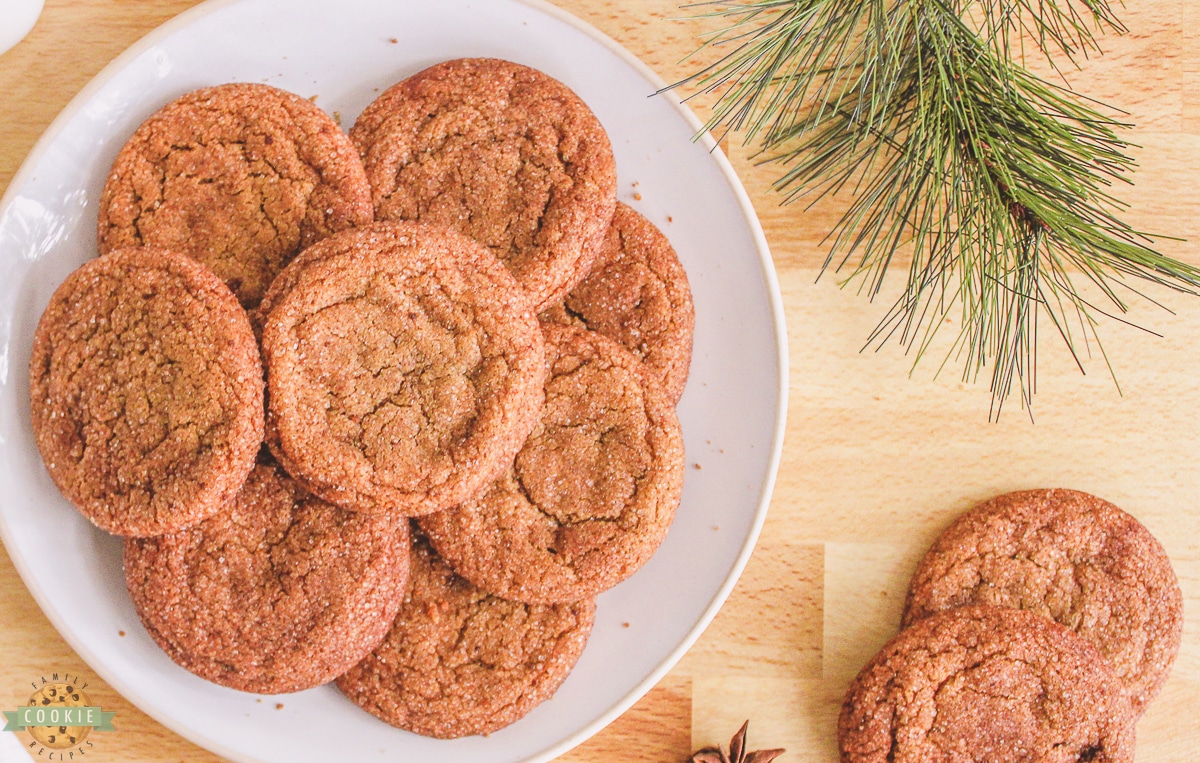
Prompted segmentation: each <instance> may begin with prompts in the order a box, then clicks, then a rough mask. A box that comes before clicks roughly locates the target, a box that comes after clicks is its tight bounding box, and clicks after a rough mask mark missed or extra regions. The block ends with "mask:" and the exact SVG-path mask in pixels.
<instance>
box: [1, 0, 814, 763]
mask: <svg viewBox="0 0 1200 763" xmlns="http://www.w3.org/2000/svg"><path fill="white" fill-rule="evenodd" d="M263 1H266V2H278V1H279V0H203V2H201V3H199V4H197V5H194V6H192V7H191V8H188V9H187V10H185V11H182V12H181V13H179V14H177V15H176V16H173V17H171V18H169V19H167V20H166V21H164V22H163V23H161V24H159V25H158V26H157V27H155V28H154V29H152V30H150V31H149V32H147V33H146V34H145V35H143V36H142V37H140V38H139V39H138V40H136V41H135V42H134V43H133V44H132V45H130V46H129V47H127V48H125V49H124V50H123V51H121V53H119V54H118V55H117V56H116V57H115V58H113V59H112V60H111V61H109V62H108V63H107V64H105V65H104V67H103V68H101V69H100V71H99V72H97V73H96V74H95V75H94V76H93V77H92V78H91V79H90V80H88V82H87V83H86V84H85V85H84V86H83V88H81V89H80V90H79V92H78V93H76V94H75V95H74V96H73V97H72V98H71V99H70V100H69V101H68V102H67V104H66V105H65V106H64V107H63V108H62V110H61V111H60V112H59V113H58V114H57V115H56V116H55V117H54V119H53V120H52V121H51V122H50V124H49V125H48V126H47V127H46V129H45V130H44V131H43V132H42V134H41V135H40V136H39V137H38V139H37V141H36V142H35V143H34V145H33V147H32V148H31V149H30V150H29V153H28V154H26V155H25V158H24V159H22V160H21V164H20V166H19V167H18V168H17V171H16V172H15V173H13V176H12V178H11V179H10V180H9V183H8V187H7V188H6V189H5V192H4V195H3V196H2V197H0V220H2V219H4V218H5V217H6V216H7V215H8V214H9V210H10V207H11V206H12V205H13V197H14V194H15V189H17V188H18V187H20V186H22V185H24V184H25V182H26V176H27V175H28V174H29V173H31V172H33V167H34V165H36V164H38V163H39V162H40V161H41V158H42V156H43V155H44V154H45V153H46V152H47V151H48V150H49V149H50V146H51V145H53V143H54V142H55V140H56V138H57V137H58V135H59V134H60V133H61V132H62V131H63V130H64V129H65V127H66V125H67V124H68V123H69V122H71V121H72V120H73V119H74V118H75V116H76V115H77V114H78V112H79V111H80V110H81V109H82V108H83V107H84V106H85V105H86V104H87V103H88V102H90V101H91V100H92V98H93V96H94V95H95V94H96V93H97V92H98V91H99V90H101V89H102V88H103V87H104V86H106V85H107V84H108V83H109V82H110V81H111V80H112V79H113V78H115V77H116V76H117V75H118V74H119V73H120V72H122V71H123V70H124V69H125V68H126V66H127V64H128V62H130V61H132V60H134V59H136V58H137V57H139V56H141V55H143V54H144V53H145V52H146V51H147V50H149V49H150V48H152V47H153V46H154V45H155V44H157V43H158V42H159V41H160V40H163V39H165V38H167V37H169V36H170V35H172V34H174V33H175V32H176V31H179V30H181V29H184V28H187V27H188V26H190V25H192V24H193V23H195V22H196V21H198V20H200V19H201V18H203V17H205V16H207V15H209V14H211V13H215V12H217V11H218V10H221V9H223V8H225V7H228V6H233V5H237V4H240V3H243V2H263ZM510 2H514V3H519V4H521V5H525V6H527V7H529V8H531V9H532V10H535V11H538V12H540V13H543V14H545V15H547V16H549V17H551V18H553V19H556V20H558V21H560V22H563V23H565V24H567V25H569V26H571V27H573V28H574V29H576V30H578V31H580V32H582V33H583V34H585V35H586V36H587V37H588V38H590V39H592V40H594V41H595V42H598V43H600V44H601V45H602V46H604V47H605V48H607V49H608V50H609V51H611V52H612V53H613V54H615V55H616V56H618V57H619V58H620V59H621V60H622V61H623V62H624V63H626V64H627V65H629V66H631V67H632V68H633V69H635V70H636V71H637V72H638V73H639V74H641V75H642V76H643V77H645V78H646V79H647V80H648V81H649V82H651V83H652V84H653V85H654V86H655V88H656V91H662V90H663V89H665V88H667V83H666V82H665V81H664V80H663V79H662V78H661V77H660V76H659V75H658V74H657V72H655V71H654V70H653V69H651V68H650V67H649V66H648V65H647V64H646V63H644V62H643V61H642V60H641V59H640V58H638V57H637V56H636V55H634V54H633V53H632V52H630V51H629V50H628V49H627V48H625V47H624V46H623V45H621V43H619V42H618V41H617V40H615V39H613V38H612V37H610V36H609V35H607V34H606V33H604V32H603V31H602V30H600V29H599V28H597V27H596V26H594V25H592V24H591V23H589V22H587V21H585V20H584V19H581V18H580V17H578V16H576V15H574V14H572V13H570V12H568V11H566V10H565V9H563V8H560V7H558V6H556V5H553V4H552V3H551V2H549V0H510ZM668 102H669V103H670V105H671V106H672V107H673V108H674V109H675V110H676V111H677V112H678V113H679V114H680V115H681V116H682V117H683V118H684V120H685V121H686V122H687V124H688V125H689V126H691V127H692V129H693V132H694V135H695V137H694V140H696V141H697V142H700V143H701V144H702V145H704V146H705V148H707V149H708V152H709V154H710V155H711V156H712V158H713V160H714V161H715V162H716V164H717V168H718V169H719V170H720V171H721V174H722V175H723V176H724V177H725V180H726V182H727V183H728V185H729V189H730V191H731V192H732V193H733V196H734V197H735V199H736V200H737V203H738V206H739V208H740V210H741V213H742V217H743V218H744V219H745V220H746V222H747V224H748V228H749V233H750V234H751V237H752V239H753V240H754V245H755V246H754V249H755V253H756V255H757V257H758V264H759V270H760V273H761V275H762V278H763V281H764V284H765V286H766V291H767V294H768V297H769V300H770V305H769V307H770V313H771V319H772V320H771V326H772V330H773V332H774V335H775V336H774V342H773V344H774V347H775V352H776V358H775V362H776V367H777V369H778V377H777V379H776V389H775V421H774V430H773V433H772V438H771V443H770V449H769V457H768V459H767V461H766V472H767V477H766V479H765V480H764V481H763V484H762V488H761V495H760V497H759V500H758V503H757V505H756V507H755V514H754V520H753V521H752V522H751V525H750V528H749V531H748V532H747V534H746V539H745V542H744V543H743V544H742V547H741V549H740V551H739V553H738V555H737V557H736V559H735V560H734V563H733V565H732V566H731V568H730V570H729V572H728V574H727V575H726V577H725V579H724V581H723V583H722V585H721V586H720V587H719V588H718V589H717V590H716V591H715V592H714V594H713V597H712V599H711V600H710V602H709V604H708V606H707V607H706V608H705V609H704V611H703V612H702V613H701V615H700V617H699V618H698V619H697V620H696V622H695V624H693V626H692V627H691V629H690V630H689V631H688V633H687V635H686V636H685V637H684V638H683V639H682V640H681V641H680V642H679V643H678V644H677V645H676V646H675V647H674V649H672V650H671V651H670V652H669V653H668V654H667V655H666V656H665V657H664V658H663V659H662V660H661V661H660V662H659V664H658V665H657V666H656V667H655V668H654V670H652V671H650V673H648V674H647V675H646V676H645V677H644V678H643V679H642V680H641V681H639V682H638V683H637V684H636V685H635V686H634V687H633V688H632V689H631V690H630V691H629V692H627V693H626V694H625V696H624V697H622V698H621V700H620V701H618V702H616V703H614V704H613V705H612V706H610V707H609V708H608V709H607V710H605V711H604V712H602V713H600V714H599V715H598V716H597V717H596V718H594V719H593V720H592V721H591V722H589V723H588V724H586V725H585V726H583V727H582V728H581V729H579V730H578V731H576V732H575V733H573V734H571V735H569V736H567V737H566V738H564V739H562V740H560V741H559V742H558V743H557V744H554V745H551V746H550V747H548V748H545V749H543V750H542V751H540V752H538V753H535V754H534V756H533V757H530V758H527V759H526V763H544V762H545V761H549V760H552V759H554V758H557V757H559V756H561V755H563V754H565V753H566V752H568V751H569V750H571V749H573V748H575V747H577V746H578V745H580V744H582V743H583V742H584V741H586V740H588V739H590V738H591V737H592V736H594V735H595V734H596V733H598V732H599V731H600V730H602V729H603V728H605V727H606V726H608V725H609V724H611V723H612V722H613V721H614V720H616V719H617V718H618V717H620V716H621V715H622V714H624V713H625V711H627V710H628V709H629V708H631V707H632V706H633V705H634V704H636V703H637V702H638V701H639V700H641V699H642V698H643V697H644V696H645V695H646V694H647V693H648V692H649V691H650V690H651V689H652V688H654V686H655V685H657V684H658V682H659V681H661V680H662V678H663V677H664V676H665V675H666V674H667V673H669V672H670V671H671V670H672V669H673V668H674V667H675V665H676V664H678V662H679V660H680V659H681V658H682V657H683V655H684V654H686V653H687V652H688V650H690V649H691V647H692V646H693V645H694V644H695V643H696V641H697V640H698V639H699V638H700V636H701V635H703V633H704V631H705V630H707V628H708V626H709V625H710V624H711V623H712V621H713V619H714V618H715V617H716V615H717V613H718V612H719V611H720V609H721V607H722V606H723V605H724V603H725V601H726V600H727V599H728V597H729V595H730V593H732V591H733V587H734V586H735V585H736V584H737V582H738V580H739V579H740V578H741V576H742V573H743V572H744V571H745V567H746V564H747V563H748V562H749V560H750V556H751V555H752V554H753V552H754V549H755V547H756V546H757V545H758V539H759V536H760V535H761V532H762V528H763V525H764V523H765V521H766V516H767V513H768V511H769V508H770V503H771V499H772V496H773V494H774V488H775V482H776V480H777V477H778V472H779V466H780V463H781V461H782V456H783V442H784V436H785V433H786V429H787V413H788V392H789V389H788V386H789V378H790V367H789V358H790V356H789V354H788V335H787V326H786V316H785V311H784V307H783V297H782V293H781V290H780V286H779V279H778V275H777V273H776V271H775V266H774V260H773V258H772V256H771V251H770V246H769V244H768V242H767V239H766V234H765V233H764V232H763V229H762V223H761V221H760V220H759V219H758V214H757V212H756V211H755V209H754V205H753V203H752V202H751V200H750V197H749V194H748V193H747V192H746V190H745V187H744V186H743V185H742V182H741V179H740V178H739V177H738V175H737V172H736V171H735V170H734V168H733V165H732V163H731V162H730V161H729V159H728V157H727V156H726V155H725V153H724V151H723V150H722V149H721V147H720V145H719V144H718V142H717V141H716V140H714V139H713V137H712V136H711V135H710V134H709V133H708V132H707V131H705V130H704V126H703V123H701V122H700V120H699V118H697V117H696V115H695V114H694V113H693V112H692V110H691V109H690V108H689V107H688V106H687V104H686V103H685V102H683V101H681V100H679V99H677V98H671V99H668ZM0 540H2V541H3V542H4V545H5V549H6V550H7V552H8V555H9V558H10V559H11V561H12V563H13V566H14V568H15V569H16V571H17V574H18V575H19V576H20V578H21V582H22V583H23V584H24V585H25V587H26V588H27V589H28V590H29V592H30V595H32V596H33V598H34V600H35V601H36V602H37V604H38V608H39V610H40V611H41V613H42V614H43V616H45V617H46V619H47V620H49V621H50V624H51V625H52V626H53V627H54V629H55V631H57V632H58V634H59V636H61V637H62V639H63V640H64V641H66V642H67V644H68V645H69V646H70V647H71V648H72V649H73V650H74V651H75V652H76V653H77V654H78V655H79V657H80V658H81V659H82V660H83V661H84V662H85V663H87V665H88V667H89V668H91V669H92V670H94V671H96V673H97V675H99V676H100V678H102V679H103V680H104V681H105V682H106V683H107V684H108V685H109V686H111V687H112V688H113V689H114V690H115V691H117V692H118V693H119V694H120V695H121V696H122V697H123V698H124V699H125V700H126V701H128V702H129V703H130V704H132V705H134V706H135V707H137V708H138V709H139V710H141V711H142V712H144V713H145V714H146V715H148V716H150V717H151V718H153V719H154V720H155V721H156V722H157V723H160V724H161V725H163V726H164V727H165V728H167V729H169V730H170V731H171V732H173V733H175V734H178V735H179V736H180V737H183V738H184V739H187V740H189V741H191V742H192V743H194V744H197V745H199V746H200V747H203V748H204V749H206V750H208V751H210V752H214V753H216V754H219V755H222V756H224V757H227V758H230V759H232V760H238V761H253V760H255V759H254V758H249V757H246V756H245V755H243V754H242V753H240V752H238V751H236V750H233V749H230V748H228V747H227V746H226V745H225V744H224V743H223V742H221V741H220V740H219V739H216V738H214V737H211V736H209V735H206V734H204V733H202V732H201V731H199V730H197V729H195V728H193V727H190V726H185V725H183V724H181V723H177V722H176V720H175V719H174V718H173V717H170V716H165V715H162V714H161V713H160V710H159V708H157V707H156V706H154V705H152V704H151V703H148V702H146V701H145V700H144V698H143V697H142V696H141V695H140V693H139V692H138V691H137V690H136V688H134V687H132V686H130V685H129V684H128V683H126V681H125V680H124V679H123V678H122V677H121V676H119V675H117V674H115V673H114V672H112V671H110V670H109V669H108V668H107V666H106V665H104V666H103V667H98V666H97V663H98V662H99V663H100V664H101V665H103V661H102V660H99V659H98V657H97V656H96V654H95V653H94V652H93V651H92V650H91V649H90V648H89V647H88V646H87V644H86V643H85V642H83V641H82V640H80V639H77V638H76V637H75V634H74V632H73V631H71V629H69V628H67V627H66V625H65V623H64V622H63V621H62V619H61V618H60V617H59V615H58V612H57V610H56V609H55V608H54V607H53V606H52V603H51V602H49V601H48V598H47V594H46V592H45V590H43V588H42V587H41V586H40V585H39V584H38V583H37V580H36V577H35V576H33V573H32V571H31V569H30V568H29V567H28V565H27V563H26V561H25V558H24V556H22V555H20V554H13V553H12V551H11V550H9V549H11V548H12V547H13V539H12V536H11V535H10V530H9V529H8V525H7V522H6V520H5V515H4V513H3V512H0Z"/></svg>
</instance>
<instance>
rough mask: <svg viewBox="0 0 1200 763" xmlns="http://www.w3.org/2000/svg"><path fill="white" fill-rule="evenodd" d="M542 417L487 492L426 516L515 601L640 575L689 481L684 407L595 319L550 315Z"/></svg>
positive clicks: (591, 591)
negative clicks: (564, 321) (583, 321)
mask: <svg viewBox="0 0 1200 763" xmlns="http://www.w3.org/2000/svg"><path fill="white" fill-rule="evenodd" d="M543 328H544V330H545V332H546V353H547V360H548V365H549V368H550V376H549V380H548V381H547V383H546V401H545V404H544V406H543V408H542V412H541V418H540V420H539V421H538V423H537V425H536V426H535V427H534V429H533V432H532V433H531V434H530V435H529V438H528V439H527V440H526V441H525V444H524V445H523V446H522V448H521V451H520V452H519V453H518V454H517V456H516V459H515V460H514V461H513V462H512V463H511V465H510V468H509V469H508V470H507V472H506V473H504V474H503V475H502V476H501V477H500V478H499V479H497V480H496V481H495V482H494V483H493V484H492V485H491V487H489V488H488V489H487V490H486V491H484V492H482V493H481V494H480V495H479V496H478V497H475V498H472V499H471V500H468V501H466V502H465V503H463V504H461V505H459V506H457V507H456V508H453V509H451V510H448V511H444V512H439V513H437V514H432V515H429V516H425V517H422V518H421V519H420V520H419V521H420V524H421V528H422V530H423V531H425V532H426V534H427V535H428V536H429V538H430V540H431V542H432V543H433V545H434V547H435V548H437V550H438V552H439V553H440V554H442V556H443V557H445V558H446V560H447V561H448V562H449V563H450V564H451V565H453V566H454V568H455V569H456V570H457V571H458V573H459V574H461V575H463V576H464V577H466V578H467V579H469V580H471V581H472V582H473V583H475V584H476V585H478V586H480V587H481V588H484V589H486V590H488V591H491V592H492V593H495V594H497V595H499V596H503V597H505V598H507V599H513V600H516V601H527V602H539V603H545V602H559V601H575V600H578V599H582V598H585V597H588V596H594V595H596V594H598V593H600V592H601V591H604V590H606V589H608V588H611V587H612V586H614V585H616V584H617V583H619V582H621V581H622V580H624V579H625V578H627V577H629V576H630V575H632V574H633V573H634V572H635V571H637V569H639V568H640V567H641V566H642V565H643V564H645V562H646V561H647V560H648V559H649V558H650V556H651V555H652V554H653V553H654V551H655V550H656V549H657V548H658V546H659V544H660V543H661V542H662V539H663V538H664V537H665V535H666V533H667V529H668V528H669V527H670V524H671V521H672V519H673V518H674V516H675V510H676V509H677V508H678V505H679V499H680V493H681V491H682V486H683V438H682V435H681V433H680V429H679V421H678V419H677V417H676V415H675V410H674V408H673V407H672V405H671V403H670V402H669V400H668V399H667V398H666V396H665V394H664V393H663V392H662V390H661V389H660V388H659V387H658V386H657V384H655V383H654V381H653V380H652V379H650V378H649V376H648V374H647V372H646V370H645V368H644V367H643V366H642V364H641V363H640V362H639V361H638V360H637V358H635V357H633V355H631V354H630V353H629V352H628V351H627V350H625V349H624V348H623V347H621V346H620V345H618V344H617V343H616V342H614V341H612V340H611V339H608V338H606V337H604V336H601V335H600V334H598V333H596V332H594V331H587V330H583V329H579V328H574V327H567V326H559V325H556V324H549V323H547V324H543Z"/></svg>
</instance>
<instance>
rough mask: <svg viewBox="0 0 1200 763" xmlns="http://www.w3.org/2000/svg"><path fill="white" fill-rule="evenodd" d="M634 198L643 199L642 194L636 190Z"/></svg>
mask: <svg viewBox="0 0 1200 763" xmlns="http://www.w3.org/2000/svg"><path fill="white" fill-rule="evenodd" d="M633 200H634V201H641V200H642V195H641V194H640V193H637V192H634V194H633Z"/></svg>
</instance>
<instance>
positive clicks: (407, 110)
mask: <svg viewBox="0 0 1200 763" xmlns="http://www.w3.org/2000/svg"><path fill="white" fill-rule="evenodd" d="M350 137H351V139H352V140H353V141H354V143H355V145H356V146H357V147H358V149H359V151H360V152H361V153H362V157H363V164H364V165H365V167H366V170H367V177H368V179H369V180H370V183H371V189H372V194H373V198H374V203H375V214H376V218H377V219H379V220H421V221H424V222H429V223H434V224H439V225H445V226H447V227H451V228H456V229H458V230H460V231H462V232H463V233H466V234H467V235H469V236H471V237H472V238H474V239H476V240H477V241H480V242H482V243H483V244H485V245H487V246H488V247H489V248H491V250H492V251H493V253H495V254H496V256H497V257H499V258H500V259H501V260H502V261H503V262H504V263H505V264H506V265H507V266H508V268H509V269H510V270H511V271H512V272H513V274H514V275H515V276H516V278H517V280H518V281H519V282H520V283H521V285H522V286H524V287H525V288H526V289H527V290H529V292H530V295H531V297H532V299H533V303H534V308H535V309H536V310H539V311H540V310H543V309H545V308H547V307H549V306H550V305H552V304H554V303H555V302H557V301H559V300H561V299H562V297H563V296H564V295H565V294H566V293H567V292H568V291H569V290H570V288H571V287H572V286H573V285H575V283H577V282H578V281H579V279H581V278H583V277H584V276H585V275H586V274H587V271H588V269H589V268H590V266H591V263H592V260H593V259H594V258H595V256H596V253H597V251H598V249H599V247H600V244H601V242H602V241H603V238H604V234H605V231H606V230H607V229H608V225H609V222H610V220H611V219H612V215H613V208H614V206H615V205H616V188H617V172H616V162H615V160H614V159H613V154H612V147H611V146H610V144H609V141H608V135H607V134H606V133H605V131H604V128H603V126H602V125H601V124H600V121H599V120H598V119H597V118H596V116H595V115H594V114H593V113H592V112H591V110H590V109H589V108H588V107H587V105H586V104H585V103H584V102H583V101H582V100H580V98H579V96H577V95H576V94H575V93H573V92H572V91H571V90H570V89H568V88H567V87H566V86H565V85H563V84H562V83H561V82H559V81H557V80H555V79H553V78H552V77H550V76H549V75H546V74H544V73H542V72H540V71H537V70H535V69H531V68H529V67H527V66H521V65H520V64H515V63H511V62H509V61H501V60H498V59H489V58H466V59H457V60H453V61H445V62H443V63H440V64H437V65H434V66H431V67H429V68H428V69H425V70H423V71H421V72H418V73H417V74H414V75H413V76H411V77H409V78H408V79H405V80H403V81H401V82H399V83H397V84H395V85H393V86H392V87H390V88H389V89H388V90H386V91H384V93H383V94H382V95H380V96H379V97H378V98H377V99H376V100H375V101H374V102H372V103H371V104H370V105H368V106H367V108H366V109H364V110H363V112H362V114H361V115H360V116H359V117H358V120H357V121H356V122H355V123H354V126H353V127H352V128H351V129H350Z"/></svg>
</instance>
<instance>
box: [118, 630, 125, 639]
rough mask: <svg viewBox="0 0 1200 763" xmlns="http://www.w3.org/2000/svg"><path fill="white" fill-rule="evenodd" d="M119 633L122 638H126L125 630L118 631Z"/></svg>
mask: <svg viewBox="0 0 1200 763" xmlns="http://www.w3.org/2000/svg"><path fill="white" fill-rule="evenodd" d="M117 635H118V636H120V637H121V638H125V631H117Z"/></svg>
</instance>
